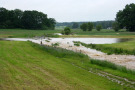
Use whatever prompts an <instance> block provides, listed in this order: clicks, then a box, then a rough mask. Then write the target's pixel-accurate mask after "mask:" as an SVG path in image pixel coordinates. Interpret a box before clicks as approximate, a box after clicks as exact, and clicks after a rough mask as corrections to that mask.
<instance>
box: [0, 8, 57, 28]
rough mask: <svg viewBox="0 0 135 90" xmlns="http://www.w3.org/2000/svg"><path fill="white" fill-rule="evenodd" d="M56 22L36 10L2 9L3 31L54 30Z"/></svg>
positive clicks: (0, 15)
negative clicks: (14, 29) (19, 29)
mask: <svg viewBox="0 0 135 90" xmlns="http://www.w3.org/2000/svg"><path fill="white" fill-rule="evenodd" d="M55 24H56V21H55V19H54V18H48V17H47V14H44V13H42V12H38V11H36V10H32V11H30V10H26V11H22V10H20V9H15V10H7V9H6V8H3V7H1V8H0V28H1V29H13V28H21V29H42V30H46V29H52V30H53V29H54V28H55Z"/></svg>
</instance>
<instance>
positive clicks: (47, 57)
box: [0, 41, 135, 90]
mask: <svg viewBox="0 0 135 90" xmlns="http://www.w3.org/2000/svg"><path fill="white" fill-rule="evenodd" d="M72 63H73V64H75V65H77V66H80V67H82V68H85V69H86V70H84V69H81V68H78V67H76V66H74V65H72ZM89 67H91V68H99V69H102V70H106V71H107V70H108V71H110V72H111V71H113V72H114V70H111V69H108V68H101V67H100V66H96V65H92V64H90V61H89V58H88V57H87V56H85V55H83V54H81V53H74V52H73V51H68V50H65V49H60V48H54V47H48V46H40V45H37V44H33V43H31V42H19V41H0V88H1V90H14V89H28V90H29V89H34V90H35V89H42V90H43V89H47V90H48V89H49V90H52V89H58V90H65V89H70V90H99V89H100V90H122V89H130V88H128V87H126V86H121V85H118V84H116V83H113V82H111V81H109V80H108V79H106V78H104V77H101V76H98V75H95V74H92V73H90V72H88V71H87V69H88V68H89ZM118 73H119V74H122V75H123V76H124V75H125V76H126V77H130V79H133V78H135V77H134V75H131V74H127V73H123V72H119V71H117V70H116V71H115V74H118ZM133 80H134V79H133Z"/></svg>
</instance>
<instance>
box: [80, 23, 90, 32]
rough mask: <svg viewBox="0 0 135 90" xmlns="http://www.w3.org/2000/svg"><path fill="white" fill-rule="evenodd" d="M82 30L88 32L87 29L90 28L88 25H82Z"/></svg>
mask: <svg viewBox="0 0 135 90" xmlns="http://www.w3.org/2000/svg"><path fill="white" fill-rule="evenodd" d="M80 28H81V29H82V30H83V31H87V28H88V25H87V23H83V24H82V25H80Z"/></svg>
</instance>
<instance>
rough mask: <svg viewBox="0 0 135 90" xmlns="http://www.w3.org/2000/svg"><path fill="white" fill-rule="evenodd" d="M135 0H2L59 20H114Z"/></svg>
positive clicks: (3, 2)
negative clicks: (119, 12)
mask: <svg viewBox="0 0 135 90" xmlns="http://www.w3.org/2000/svg"><path fill="white" fill-rule="evenodd" d="M130 3H135V0H1V1H0V6H1V7H5V8H7V9H16V8H18V9H21V10H38V11H41V12H44V13H46V14H48V16H49V17H53V18H55V19H56V20H57V21H60V22H63V21H100V20H114V19H115V15H116V13H117V12H118V11H119V10H121V9H123V8H124V7H125V5H126V4H130Z"/></svg>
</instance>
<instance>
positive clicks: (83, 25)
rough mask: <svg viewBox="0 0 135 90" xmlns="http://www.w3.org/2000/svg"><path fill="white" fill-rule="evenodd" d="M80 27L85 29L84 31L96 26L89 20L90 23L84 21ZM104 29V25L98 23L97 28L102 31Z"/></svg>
mask: <svg viewBox="0 0 135 90" xmlns="http://www.w3.org/2000/svg"><path fill="white" fill-rule="evenodd" d="M80 28H81V29H82V30H83V31H87V30H88V31H92V29H93V28H94V25H93V23H92V22H88V23H83V24H81V25H80ZM101 29H102V25H97V26H96V30H97V31H100V30H101Z"/></svg>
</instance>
